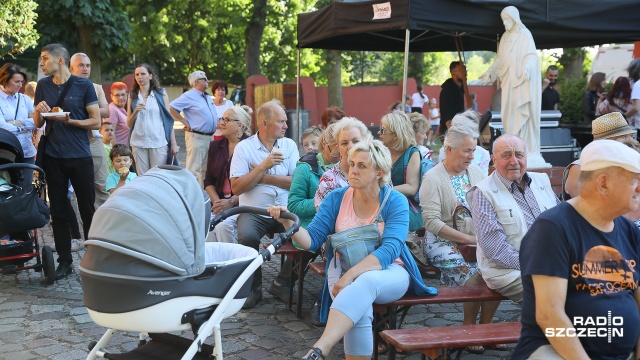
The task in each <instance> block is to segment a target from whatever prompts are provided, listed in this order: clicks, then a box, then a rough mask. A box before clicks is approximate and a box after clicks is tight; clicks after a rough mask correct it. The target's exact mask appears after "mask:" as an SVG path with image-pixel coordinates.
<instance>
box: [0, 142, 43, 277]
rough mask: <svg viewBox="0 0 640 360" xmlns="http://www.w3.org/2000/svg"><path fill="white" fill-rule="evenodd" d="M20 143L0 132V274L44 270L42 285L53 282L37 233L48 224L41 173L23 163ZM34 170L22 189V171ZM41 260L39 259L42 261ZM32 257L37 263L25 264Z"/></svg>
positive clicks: (39, 170)
mask: <svg viewBox="0 0 640 360" xmlns="http://www.w3.org/2000/svg"><path fill="white" fill-rule="evenodd" d="M23 162H24V153H23V151H22V146H21V145H20V140H18V138H17V137H16V136H15V135H14V134H12V133H11V132H10V131H7V130H5V129H0V274H15V273H16V272H18V271H23V270H29V269H33V270H35V271H43V275H44V282H45V283H46V284H53V282H54V281H55V263H54V260H53V251H52V250H51V248H50V247H49V246H43V247H42V251H41V250H40V245H39V243H38V230H37V229H39V228H41V227H43V226H44V225H46V224H47V223H48V222H49V218H50V217H49V208H48V207H47V205H46V204H45V202H44V200H42V199H41V198H40V196H41V194H43V192H44V177H45V175H44V171H43V170H42V169H40V168H39V167H37V166H35V165H31V164H25V163H23ZM25 169H33V170H36V171H37V174H38V175H37V177H36V178H35V181H34V182H33V184H31V185H29V186H27V187H25V188H23V187H22V186H21V184H22V181H23V175H24V174H23V170H25ZM41 257H42V258H41ZM33 258H35V259H36V263H35V264H32V265H25V264H26V263H27V262H28V261H30V260H31V259H33Z"/></svg>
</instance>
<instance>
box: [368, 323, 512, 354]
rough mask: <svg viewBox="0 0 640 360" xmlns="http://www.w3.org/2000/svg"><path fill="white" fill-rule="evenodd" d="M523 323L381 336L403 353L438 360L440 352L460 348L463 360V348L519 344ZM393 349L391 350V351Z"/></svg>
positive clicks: (389, 331)
mask: <svg viewBox="0 0 640 360" xmlns="http://www.w3.org/2000/svg"><path fill="white" fill-rule="evenodd" d="M521 329H522V324H521V323H519V322H504V323H495V324H478V325H461V326H444V327H435V328H418V329H399V330H385V331H382V332H380V336H381V337H382V339H384V340H385V341H386V342H387V344H389V345H391V347H392V348H397V349H399V350H402V351H416V350H417V351H420V352H421V353H422V359H424V358H425V355H426V356H428V357H429V358H436V357H438V356H439V355H440V350H441V349H442V350H444V352H445V358H448V356H447V355H448V354H446V352H447V349H459V351H458V356H457V357H456V359H460V356H461V355H462V351H461V350H462V349H463V348H465V347H467V346H478V345H497V344H510V343H515V342H517V341H518V338H519V337H520V330H521ZM390 350H391V349H390Z"/></svg>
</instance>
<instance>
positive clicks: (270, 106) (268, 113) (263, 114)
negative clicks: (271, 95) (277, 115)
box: [256, 99, 284, 124]
mask: <svg viewBox="0 0 640 360" xmlns="http://www.w3.org/2000/svg"><path fill="white" fill-rule="evenodd" d="M276 106H278V107H280V108H282V109H284V106H282V103H281V102H280V100H278V99H272V100H269V101H267V102H266V103H264V104H262V105H260V107H259V108H258V110H257V112H256V118H257V119H258V124H260V121H271V118H272V117H273V113H274V111H273V110H274V109H275V107H276Z"/></svg>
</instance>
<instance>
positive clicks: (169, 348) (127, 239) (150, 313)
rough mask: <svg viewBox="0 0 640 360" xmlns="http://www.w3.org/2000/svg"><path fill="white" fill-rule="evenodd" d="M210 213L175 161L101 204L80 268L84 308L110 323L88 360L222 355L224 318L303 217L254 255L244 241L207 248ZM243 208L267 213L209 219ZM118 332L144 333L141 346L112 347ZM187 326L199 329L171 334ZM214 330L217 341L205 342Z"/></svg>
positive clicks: (206, 202)
mask: <svg viewBox="0 0 640 360" xmlns="http://www.w3.org/2000/svg"><path fill="white" fill-rule="evenodd" d="M210 211H211V210H210V204H209V198H208V196H207V195H206V194H205V193H204V192H203V191H202V189H201V188H200V187H199V185H198V183H197V181H196V180H195V178H194V177H193V175H192V174H191V173H190V172H189V171H188V170H186V169H182V168H179V167H175V166H161V167H159V168H154V169H151V170H149V171H148V172H146V173H145V174H144V175H143V176H140V177H138V178H136V179H135V180H133V181H132V182H130V183H128V184H127V185H126V186H124V187H122V188H120V189H118V191H116V192H115V193H113V194H112V195H111V196H110V197H109V199H108V200H107V201H106V202H105V203H104V204H103V205H102V206H101V207H100V208H99V209H98V210H97V211H96V213H95V215H94V217H93V222H92V224H91V229H90V231H89V240H88V241H86V242H85V245H86V247H87V251H86V253H85V255H84V256H83V258H82V261H81V263H80V268H79V269H80V277H81V279H82V287H83V290H84V303H85V305H86V307H87V310H88V313H89V315H90V316H91V318H92V319H93V321H94V322H95V323H96V324H98V325H100V326H104V327H107V328H109V329H108V330H107V331H106V332H105V334H104V335H103V336H102V338H101V339H100V340H99V341H97V342H92V343H91V344H89V349H90V353H89V355H88V356H87V359H96V358H98V357H100V358H106V359H192V358H196V359H211V358H215V359H217V360H222V337H221V333H220V323H221V321H222V320H223V319H224V318H227V317H230V316H232V315H234V314H235V313H237V312H238V311H239V310H240V309H241V308H242V305H243V304H244V302H245V300H246V298H247V296H248V295H249V292H250V286H251V278H252V275H253V273H254V271H255V270H256V269H257V268H258V267H259V266H260V265H261V264H262V263H263V262H264V261H265V260H268V259H269V258H270V256H271V254H273V253H274V252H275V251H276V250H277V249H278V248H279V247H280V245H281V243H282V241H283V240H284V239H287V238H290V237H291V235H292V234H293V233H294V232H295V231H297V230H298V228H299V226H300V222H299V220H298V218H297V217H295V215H292V214H291V215H290V216H289V218H290V219H292V220H295V222H296V224H295V225H294V226H293V227H291V229H289V231H287V232H286V233H284V234H281V235H280V238H278V239H277V240H276V241H274V242H273V243H272V244H271V246H270V247H269V248H268V249H267V250H265V251H264V252H263V253H262V255H258V253H257V252H256V251H255V250H253V249H251V248H247V247H244V246H242V245H238V244H222V243H207V245H206V246H205V239H206V235H207V232H208V229H209V220H210V216H211V215H210V214H211V212H210ZM242 212H253V213H258V214H261V215H267V216H268V213H267V212H266V210H263V209H258V208H249V207H238V208H233V209H229V210H227V211H225V212H224V213H222V214H220V215H218V216H216V217H215V218H214V219H213V222H214V223H215V224H217V223H219V222H220V221H222V220H224V219H225V218H226V217H228V216H231V215H235V214H239V213H242ZM205 252H207V255H208V256H207V257H208V259H207V260H208V261H205ZM116 330H124V331H135V332H140V333H141V334H140V346H138V347H137V348H136V349H133V350H132V351H130V352H128V353H124V354H113V353H108V352H106V350H105V346H106V345H107V343H108V342H109V340H110V339H111V337H112V336H113V334H114V333H115V332H116ZM181 330H191V331H193V334H194V336H195V339H194V340H193V341H191V340H188V339H186V338H183V337H180V336H177V335H172V334H166V333H168V332H175V331H181ZM212 334H213V335H214V346H213V347H212V346H209V345H205V344H204V342H205V340H206V339H207V338H208V337H209V336H211V335H212ZM147 335H148V336H149V337H150V339H151V340H150V341H148V342H147V341H146V336H147Z"/></svg>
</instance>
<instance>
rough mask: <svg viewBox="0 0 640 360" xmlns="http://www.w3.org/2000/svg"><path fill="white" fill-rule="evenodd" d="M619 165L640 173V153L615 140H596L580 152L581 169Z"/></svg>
mask: <svg viewBox="0 0 640 360" xmlns="http://www.w3.org/2000/svg"><path fill="white" fill-rule="evenodd" d="M611 166H619V167H621V168H623V169H625V170H628V171H631V172H632V173H636V174H640V154H639V153H638V152H637V151H635V150H633V149H632V148H630V147H628V146H627V145H625V144H623V143H621V142H618V141H615V140H595V141H593V142H591V143H590V144H589V145H587V146H585V148H584V149H583V150H582V154H580V171H595V170H600V169H604V168H608V167H611Z"/></svg>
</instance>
